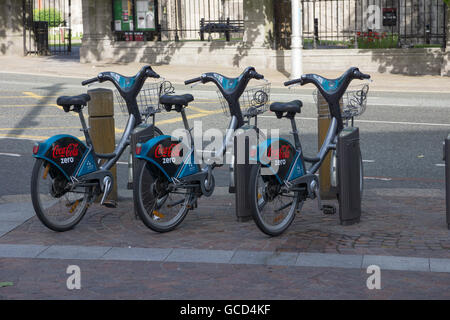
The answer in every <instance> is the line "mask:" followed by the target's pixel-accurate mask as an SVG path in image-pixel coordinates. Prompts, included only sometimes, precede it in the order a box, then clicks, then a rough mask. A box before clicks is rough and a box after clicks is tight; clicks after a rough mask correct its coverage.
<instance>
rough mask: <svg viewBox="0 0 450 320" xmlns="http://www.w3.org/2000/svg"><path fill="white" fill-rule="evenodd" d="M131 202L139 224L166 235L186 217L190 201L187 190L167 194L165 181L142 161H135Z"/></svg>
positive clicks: (166, 182) (190, 194) (191, 194)
mask: <svg viewBox="0 0 450 320" xmlns="http://www.w3.org/2000/svg"><path fill="white" fill-rule="evenodd" d="M137 168H138V171H137V172H138V175H137V181H136V184H134V185H133V198H134V205H135V207H136V211H137V213H138V214H139V217H140V218H141V220H142V222H144V224H145V225H146V226H147V227H148V228H150V229H151V230H153V231H156V232H168V231H171V230H173V229H175V228H176V227H177V226H178V225H179V224H180V223H181V222H182V221H183V220H184V218H185V217H186V214H187V213H188V211H189V209H190V205H191V203H192V201H193V198H194V194H193V191H192V190H191V189H181V188H180V189H175V190H170V191H169V190H168V181H167V179H166V177H163V176H162V175H158V174H156V173H155V172H152V168H151V166H150V165H149V164H148V162H147V161H145V160H139V163H138V166H137Z"/></svg>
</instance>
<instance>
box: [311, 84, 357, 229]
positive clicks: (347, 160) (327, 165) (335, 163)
mask: <svg viewBox="0 0 450 320" xmlns="http://www.w3.org/2000/svg"><path fill="white" fill-rule="evenodd" d="M316 98H317V99H316V102H317V113H318V142H319V144H318V145H319V146H321V145H322V144H323V142H324V140H325V137H326V135H327V130H328V128H329V125H330V119H331V115H330V111H329V108H328V103H327V102H326V100H325V99H324V98H323V96H322V95H321V94H320V93H319V92H316ZM343 103H344V101H343V99H341V102H340V105H341V106H342V105H343ZM319 182H320V196H321V199H322V200H335V199H337V200H338V203H339V221H340V224H341V225H352V224H355V223H358V222H359V221H360V218H361V201H362V194H361V193H362V184H363V177H362V159H361V151H360V144H359V129H358V128H355V127H353V126H350V127H346V128H344V129H343V130H342V131H341V132H340V134H339V136H338V137H337V143H336V150H335V151H333V152H330V153H329V155H328V156H327V157H326V158H325V160H324V162H323V164H322V166H321V167H320V169H319ZM335 211H336V210H335V208H334V207H333V206H324V213H325V214H334V213H335Z"/></svg>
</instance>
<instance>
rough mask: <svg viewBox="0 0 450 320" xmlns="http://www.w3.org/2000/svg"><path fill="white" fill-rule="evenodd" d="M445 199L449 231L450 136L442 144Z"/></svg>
mask: <svg viewBox="0 0 450 320" xmlns="http://www.w3.org/2000/svg"><path fill="white" fill-rule="evenodd" d="M444 161H445V195H446V196H445V198H446V208H447V228H448V229H449V230H450V135H448V137H447V139H445V142H444Z"/></svg>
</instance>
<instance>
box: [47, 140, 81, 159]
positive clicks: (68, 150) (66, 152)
mask: <svg viewBox="0 0 450 320" xmlns="http://www.w3.org/2000/svg"><path fill="white" fill-rule="evenodd" d="M78 152H79V150H78V143H69V144H68V145H67V146H65V147H61V146H59V145H55V146H54V147H53V158H70V157H76V156H78Z"/></svg>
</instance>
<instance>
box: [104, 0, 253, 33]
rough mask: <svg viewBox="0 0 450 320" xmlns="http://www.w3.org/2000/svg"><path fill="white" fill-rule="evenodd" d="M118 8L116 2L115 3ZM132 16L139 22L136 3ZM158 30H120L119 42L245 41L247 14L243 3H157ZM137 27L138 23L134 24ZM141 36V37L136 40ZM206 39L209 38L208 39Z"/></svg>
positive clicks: (235, 0) (223, 0)
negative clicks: (245, 15) (245, 19)
mask: <svg viewBox="0 0 450 320" xmlns="http://www.w3.org/2000/svg"><path fill="white" fill-rule="evenodd" d="M112 3H113V5H114V1H112ZM132 4H133V5H132V6H131V16H132V18H133V19H134V20H136V6H135V5H134V4H135V1H132ZM156 6H157V8H156V10H155V11H156V14H155V16H156V18H155V19H156V21H157V23H156V27H155V30H154V31H140V30H134V31H119V30H116V29H114V23H112V26H113V30H114V34H115V39H116V40H119V41H156V40H158V41H192V40H193V41H199V40H205V41H207V40H209V41H211V40H225V41H232V40H242V39H243V35H244V12H243V1H241V0H160V1H157V3H156ZM134 25H135V26H136V22H134ZM136 35H137V37H136ZM205 36H206V37H205Z"/></svg>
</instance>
